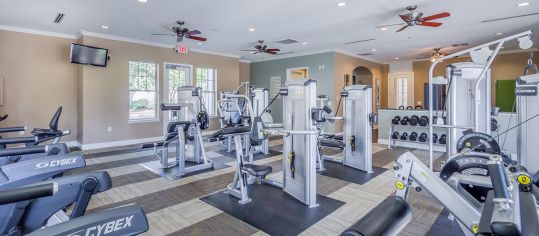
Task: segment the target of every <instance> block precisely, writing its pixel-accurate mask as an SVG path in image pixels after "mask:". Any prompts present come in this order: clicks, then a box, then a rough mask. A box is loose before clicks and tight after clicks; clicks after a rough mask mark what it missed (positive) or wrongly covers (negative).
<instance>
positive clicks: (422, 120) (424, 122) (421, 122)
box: [418, 116, 429, 126]
mask: <svg viewBox="0 0 539 236" xmlns="http://www.w3.org/2000/svg"><path fill="white" fill-rule="evenodd" d="M418 123H419V126H427V125H429V117H428V116H421V117H419V121H418Z"/></svg>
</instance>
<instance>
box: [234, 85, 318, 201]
mask: <svg viewBox="0 0 539 236" xmlns="http://www.w3.org/2000/svg"><path fill="white" fill-rule="evenodd" d="M279 94H280V95H281V96H282V98H283V111H284V112H283V125H284V127H283V130H274V129H266V128H265V127H264V123H263V122H262V119H261V118H260V117H253V121H254V122H253V126H252V130H251V132H252V133H251V139H252V140H254V141H261V140H263V139H265V138H267V136H268V135H269V134H274V135H282V136H283V137H284V149H283V179H282V182H278V181H274V180H270V179H266V178H265V177H266V175H268V174H270V173H271V171H272V168H271V167H270V166H262V165H254V164H252V163H247V164H245V163H244V160H243V159H244V158H243V153H242V148H241V145H240V143H239V142H238V141H239V140H240V137H241V135H242V134H244V133H245V131H238V132H229V133H228V135H231V136H233V137H234V139H235V140H236V158H237V169H236V175H235V176H234V181H233V182H232V183H231V184H230V185H229V186H228V190H227V193H229V194H230V195H232V196H235V197H237V198H239V199H240V201H239V203H240V204H245V203H248V202H250V201H251V199H250V198H249V194H248V189H247V187H248V185H249V184H251V183H253V182H255V180H256V181H258V182H263V183H267V184H270V185H273V186H276V187H279V188H282V189H283V191H285V192H286V193H288V194H290V195H291V196H292V197H294V198H296V199H297V200H299V201H300V202H302V203H303V204H305V205H307V206H308V207H317V206H318V203H317V201H316V162H317V155H316V144H317V137H318V130H317V127H316V123H317V121H319V120H317V119H318V118H321V117H322V111H321V110H320V109H317V108H316V81H314V80H288V81H287V82H286V83H285V87H284V88H281V89H280V91H279Z"/></svg>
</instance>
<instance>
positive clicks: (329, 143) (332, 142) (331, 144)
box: [319, 138, 346, 149]
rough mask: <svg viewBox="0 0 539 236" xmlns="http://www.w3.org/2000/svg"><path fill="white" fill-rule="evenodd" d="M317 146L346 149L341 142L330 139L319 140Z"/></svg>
mask: <svg viewBox="0 0 539 236" xmlns="http://www.w3.org/2000/svg"><path fill="white" fill-rule="evenodd" d="M319 144H320V146H322V147H328V148H337V149H344V147H346V144H345V143H344V142H343V141H339V140H336V139H330V138H320V139H319Z"/></svg>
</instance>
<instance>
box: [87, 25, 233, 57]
mask: <svg viewBox="0 0 539 236" xmlns="http://www.w3.org/2000/svg"><path fill="white" fill-rule="evenodd" d="M80 35H82V36H88V37H94V38H102V39H110V40H115V41H121V42H127V43H136V44H142V45H148V46H154V47H161V48H174V46H176V45H173V44H166V43H158V42H152V41H146V40H140V39H134V38H128V37H121V36H115V35H109V34H102V33H96V32H90V31H86V30H81V31H80ZM189 51H191V52H197V53H204V54H211V55H216V56H223V57H232V58H240V57H241V56H239V55H234V54H228V53H221V52H213V51H207V50H202V49H196V48H191V49H189Z"/></svg>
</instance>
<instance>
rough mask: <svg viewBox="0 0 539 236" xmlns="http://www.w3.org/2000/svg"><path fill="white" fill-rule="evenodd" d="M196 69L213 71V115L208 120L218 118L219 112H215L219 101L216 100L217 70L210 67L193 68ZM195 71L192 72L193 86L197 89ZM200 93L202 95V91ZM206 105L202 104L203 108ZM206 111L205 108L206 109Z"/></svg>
mask: <svg viewBox="0 0 539 236" xmlns="http://www.w3.org/2000/svg"><path fill="white" fill-rule="evenodd" d="M196 69H212V70H213V80H214V83H213V86H214V88H213V93H214V97H215V101H213V110H214V112H215V114H210V118H217V117H219V112H218V111H217V109H218V108H217V102H218V101H219V98H218V94H217V79H218V77H217V73H218V72H217V68H214V67H211V66H208V67H203V66H197V67H196V68H195V70H196ZM195 75H196V71H193V83H192V84H193V86H195V87H198V85H197V84H196V76H195ZM202 92H203V93H204V90H202ZM207 105H208V104H206V103H204V106H207ZM206 109H207V107H206Z"/></svg>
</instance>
